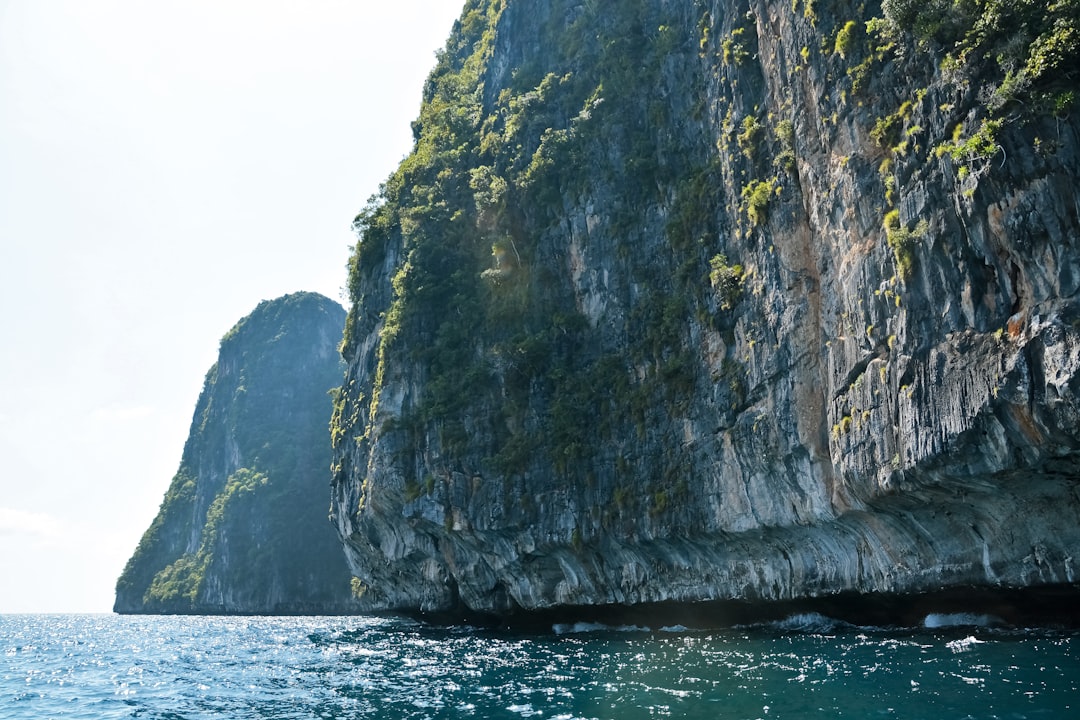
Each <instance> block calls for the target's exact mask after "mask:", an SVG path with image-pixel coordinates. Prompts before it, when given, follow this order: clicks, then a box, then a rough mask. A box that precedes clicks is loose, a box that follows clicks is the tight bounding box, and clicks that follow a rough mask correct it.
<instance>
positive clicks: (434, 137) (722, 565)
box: [332, 0, 1080, 614]
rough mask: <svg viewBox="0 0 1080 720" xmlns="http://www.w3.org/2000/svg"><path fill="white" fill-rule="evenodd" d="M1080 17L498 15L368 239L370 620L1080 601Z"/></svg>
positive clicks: (673, 5) (854, 7)
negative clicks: (794, 603) (1071, 589)
mask: <svg viewBox="0 0 1080 720" xmlns="http://www.w3.org/2000/svg"><path fill="white" fill-rule="evenodd" d="M1078 17H1080V12H1078V4H1077V2H1076V0H1055V1H1054V2H1047V3H1029V4H1017V5H1016V6H1015V7H1004V6H1003V4H1002V3H1000V2H998V1H997V0H969V2H967V3H952V2H934V1H931V2H928V3H922V4H918V3H911V2H905V1H904V0H896V2H891V3H890V2H886V3H885V6H884V8H882V7H880V6H878V5H876V4H875V3H874V2H870V3H867V4H865V5H863V4H856V3H848V2H839V1H838V2H827V1H826V0H816V1H815V0H795V1H794V2H788V0H783V2H777V1H766V0H630V1H628V2H620V3H617V4H605V3H599V2H594V1H592V0H469V2H468V3H467V4H466V7H465V9H464V12H463V14H462V16H461V20H460V21H459V22H458V23H457V24H456V26H455V28H454V31H453V33H452V35H451V37H450V39H449V41H448V43H447V46H446V49H445V50H444V51H443V52H442V53H441V54H440V56H439V59H438V65H437V67H436V69H435V70H434V72H433V73H432V74H431V76H430V78H429V80H428V82H427V84H426V86H425V88H424V103H423V107H422V110H421V114H420V117H419V119H418V120H417V121H416V122H415V123H414V134H415V138H416V143H415V148H414V150H413V152H412V154H411V155H410V156H409V157H408V158H406V159H405V160H404V162H403V163H402V165H401V166H400V168H399V169H398V170H397V171H396V172H395V173H394V174H393V175H392V176H391V177H390V178H389V179H388V180H387V182H386V183H385V185H384V186H383V188H382V190H381V192H380V194H379V196H377V197H375V198H373V199H372V201H371V202H370V203H369V205H368V206H367V207H366V208H365V209H364V210H363V211H362V212H361V213H360V215H359V216H358V217H357V219H356V229H357V232H358V237H359V242H358V244H357V247H356V251H355V254H354V256H353V257H352V260H351V265H350V279H349V288H350V292H351V295H352V300H353V307H352V310H351V311H350V315H349V318H348V321H347V325H346V331H345V342H344V344H343V350H344V354H345V357H346V360H347V362H348V373H347V377H346V382H345V385H344V387H343V390H342V393H341V395H340V397H339V398H338V401H337V403H336V405H335V413H334V418H335V419H334V423H333V427H332V441H333V446H334V466H333V467H334V479H333V517H334V521H335V522H336V525H337V528H338V530H339V532H340V534H341V537H342V538H343V539H344V540H345V543H346V549H347V555H348V560H349V564H350V566H351V568H352V571H353V573H354V574H355V575H356V576H357V577H358V578H359V581H360V584H359V586H358V589H359V590H361V591H362V593H363V594H362V598H361V602H362V603H363V606H364V607H365V608H368V609H407V610H420V611H452V610H457V609H466V610H473V611H477V612H489V613H496V614H506V613H513V612H515V611H518V610H536V609H543V608H553V607H560V606H568V605H572V606H603V605H612V604H638V603H651V602H664V601H685V602H698V601H706V600H723V599H731V600H758V599H766V600H785V601H786V600H798V599H801V598H814V597H828V596H833V595H836V594H838V593H850V592H856V593H921V592H927V591H932V590H938V589H941V588H949V587H966V586H980V587H1000V588H1016V587H1030V586H1035V585H1044V584H1072V583H1074V582H1075V571H1076V568H1075V563H1076V561H1074V557H1076V556H1077V552H1080V483H1078V479H1080V473H1078V469H1080V464H1078V461H1080V455H1078V450H1080V400H1078V397H1077V390H1078V389H1080V375H1078V374H1077V373H1078V371H1080V334H1078V327H1080V306H1078V296H1077V293H1078V290H1080V183H1078V179H1080V104H1078V103H1077V91H1076V88H1077V87H1078V79H1080V77H1078V73H1080V70H1078V68H1080V27H1078V23H1080V21H1078V19H1077V18H1078Z"/></svg>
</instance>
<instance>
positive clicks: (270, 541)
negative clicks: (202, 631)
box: [116, 293, 350, 612]
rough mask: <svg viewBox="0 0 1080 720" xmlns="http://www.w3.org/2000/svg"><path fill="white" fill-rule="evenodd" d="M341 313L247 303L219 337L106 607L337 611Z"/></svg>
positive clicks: (317, 304)
mask: <svg viewBox="0 0 1080 720" xmlns="http://www.w3.org/2000/svg"><path fill="white" fill-rule="evenodd" d="M343 320H344V310H343V309H342V308H341V307H340V306H338V305H337V304H336V303H333V302H332V301H330V300H328V299H326V298H324V297H322V296H320V295H315V294H313V293H297V294H294V295H288V296H285V297H283V298H279V299H277V300H274V301H268V302H263V303H260V305H259V306H258V307H257V308H256V309H255V310H254V312H252V313H251V314H250V315H249V316H247V317H245V318H244V319H243V320H241V321H240V322H238V323H237V324H236V325H235V326H234V327H233V328H232V329H231V330H230V331H229V332H228V333H227V334H226V335H225V336H224V337H223V338H222V340H221V350H220V354H219V357H218V362H217V363H216V364H215V365H214V367H213V368H211V370H210V372H209V373H207V376H206V381H205V383H204V386H203V390H202V393H201V395H200V397H199V402H198V405H197V407H196V410H195V415H194V418H193V420H192V425H191V433H190V435H189V437H188V441H187V443H186V445H185V448H184V453H183V459H182V460H181V463H180V469H179V470H178V471H177V474H176V476H175V477H174V478H173V481H172V483H171V485H170V487H169V489H168V491H167V492H166V494H165V498H164V500H163V501H162V503H161V508H160V510H159V512H158V515H157V517H156V518H155V519H154V521H153V523H152V524H151V526H150V528H149V529H148V530H147V531H146V533H145V534H144V535H143V538H142V540H141V541H140V543H139V546H138V548H137V549H136V550H135V553H134V554H133V556H132V558H131V560H130V561H129V562H128V564H127V567H126V568H125V569H124V572H123V574H122V575H121V577H120V579H119V580H118V582H117V600H116V609H117V610H118V611H120V612H337V611H342V610H345V609H348V608H349V597H350V595H349V592H350V591H349V582H350V576H349V573H348V570H347V568H346V565H345V560H344V557H343V555H342V553H341V548H340V545H339V544H338V542H337V538H336V535H335V533H334V530H333V528H332V526H331V525H330V523H329V522H328V521H327V517H326V515H327V512H326V507H327V485H326V471H327V470H326V469H327V467H328V466H329V464H330V454H329V444H328V441H327V438H326V425H327V421H328V419H329V417H330V410H331V400H330V397H329V395H328V391H329V390H330V389H331V388H333V387H335V386H336V385H337V384H338V383H339V382H340V379H341V372H342V368H341V363H340V360H339V358H338V357H337V354H336V352H335V348H336V344H337V342H338V339H339V337H340V333H341V328H342V327H343Z"/></svg>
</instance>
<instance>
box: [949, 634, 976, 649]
mask: <svg viewBox="0 0 1080 720" xmlns="http://www.w3.org/2000/svg"><path fill="white" fill-rule="evenodd" d="M982 644H983V641H982V640H979V639H978V638H976V637H975V636H973V635H969V636H967V637H966V638H964V639H963V640H953V641H951V642H947V643H945V647H947V648H949V649H950V650H952V651H953V652H954V653H962V652H967V651H968V650H971V649H972V648H974V647H975V646H976V645H982Z"/></svg>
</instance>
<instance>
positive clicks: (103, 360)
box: [0, 0, 463, 612]
mask: <svg viewBox="0 0 1080 720" xmlns="http://www.w3.org/2000/svg"><path fill="white" fill-rule="evenodd" d="M462 4H463V3H462V2H461V0H394V1H393V2H372V1H369V0H295V1H293V2H286V1H284V0H260V1H259V2H255V1H254V0H250V1H241V0H153V2H148V1H146V0H0V612H104V611H108V610H110V609H111V607H112V602H113V587H114V585H115V582H116V578H117V576H118V575H119V573H120V571H121V569H122V568H123V565H124V563H125V562H126V561H127V558H128V557H129V556H130V555H131V553H132V551H133V550H134V549H135V545H136V544H137V543H138V540H139V537H140V536H141V535H142V533H143V531H144V530H145V529H146V528H147V526H148V525H149V524H150V521H151V520H152V519H153V516H154V514H155V513H156V511H157V507H158V504H159V503H160V502H161V498H162V496H163V495H164V492H165V489H166V487H167V486H168V483H169V480H170V479H171V477H172V475H173V473H174V472H175V471H176V468H177V465H178V463H179V460H180V454H181V451H182V449H183V444H184V440H185V438H186V436H187V431H188V425H189V423H190V422H191V416H192V413H193V411H194V409H195V401H196V399H197V397H198V394H199V390H200V389H201V387H202V381H203V376H204V374H205V373H206V371H207V370H208V369H209V368H210V365H211V364H212V363H213V362H214V360H215V359H216V357H217V348H218V340H219V339H220V338H221V336H222V335H224V334H225V332H226V331H227V330H228V329H229V328H230V327H231V326H232V325H233V324H234V323H235V322H236V321H237V320H239V319H240V318H241V317H243V316H244V315H246V314H248V313H249V312H250V311H251V310H253V309H254V308H255V306H256V305H257V304H258V303H259V301H260V300H264V299H271V298H274V297H278V296H280V295H283V294H285V293H289V292H295V291H298V290H313V291H316V292H321V293H323V294H325V295H328V296H329V297H331V298H334V299H336V300H342V298H341V294H340V290H341V288H342V287H343V286H344V285H345V264H346V261H347V258H348V246H349V245H350V244H352V243H353V242H354V238H353V236H352V234H351V232H350V230H349V224H350V222H351V220H352V218H353V216H354V215H355V213H356V212H357V211H358V210H360V208H361V207H362V206H363V204H364V202H365V200H366V199H367V198H368V196H370V195H371V194H372V193H374V192H375V191H376V190H377V188H378V185H379V183H380V182H382V181H383V180H385V179H386V177H387V176H388V175H389V174H390V172H391V171H392V170H393V169H394V167H396V165H397V163H398V161H400V159H401V158H402V157H403V156H404V154H405V153H406V152H407V151H408V150H409V147H410V145H411V141H412V135H411V130H410V127H409V123H410V122H411V121H412V120H413V119H414V118H415V117H416V115H417V113H418V110H419V104H420V95H421V90H422V86H423V81H424V78H425V77H426V75H427V73H428V71H429V70H430V69H431V67H432V66H433V65H434V53H435V51H436V50H437V49H438V48H440V47H442V45H443V43H444V41H445V39H446V37H447V35H448V34H449V31H450V27H451V25H452V24H453V20H454V19H455V18H456V17H457V16H458V14H459V12H460V9H461V6H462Z"/></svg>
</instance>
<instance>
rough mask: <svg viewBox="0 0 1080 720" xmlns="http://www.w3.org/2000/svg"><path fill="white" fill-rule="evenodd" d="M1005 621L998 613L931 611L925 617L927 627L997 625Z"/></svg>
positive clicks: (924, 625) (924, 622)
mask: <svg viewBox="0 0 1080 720" xmlns="http://www.w3.org/2000/svg"><path fill="white" fill-rule="evenodd" d="M1004 624H1005V621H1004V620H1002V619H1001V618H999V617H997V616H996V615H977V614H975V613H930V614H929V615H927V616H926V617H925V618H924V619H923V627H925V628H950V627H995V626H999V625H1004Z"/></svg>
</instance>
